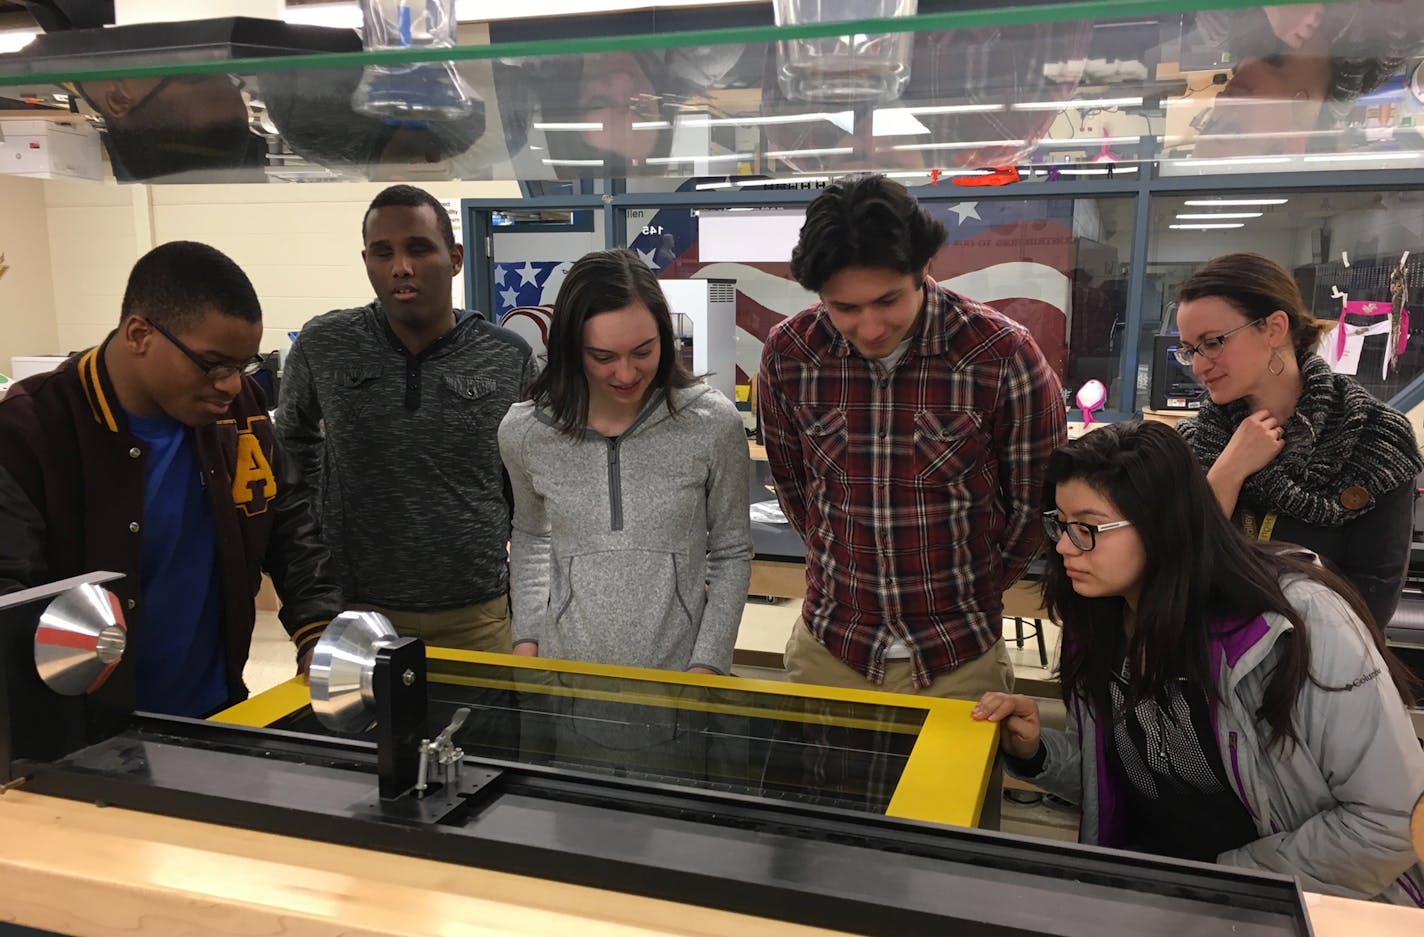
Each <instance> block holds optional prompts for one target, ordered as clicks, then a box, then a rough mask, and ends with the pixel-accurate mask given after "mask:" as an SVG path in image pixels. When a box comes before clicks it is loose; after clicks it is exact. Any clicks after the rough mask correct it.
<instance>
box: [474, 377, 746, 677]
mask: <svg viewBox="0 0 1424 937" xmlns="http://www.w3.org/2000/svg"><path fill="white" fill-rule="evenodd" d="M671 395H672V401H673V406H674V409H675V410H676V413H669V412H668V407H667V405H666V403H665V398H664V396H663V394H662V393H656V394H654V395H653V397H652V399H651V400H649V401H648V403H647V405H646V406H645V407H644V408H643V411H642V413H641V414H640V415H639V416H638V419H637V420H636V421H634V423H633V425H632V426H630V427H629V428H628V430H627V431H626V432H625V433H624V434H623V435H622V436H620V437H618V439H616V440H614V439H608V438H606V437H604V436H602V435H600V434H599V433H596V432H594V431H592V430H586V431H585V432H584V433H583V435H582V436H581V437H580V438H577V439H575V438H572V437H570V436H569V435H567V434H565V433H563V432H562V431H560V429H559V428H558V427H557V426H556V425H555V424H554V420H553V418H552V417H551V416H550V415H549V414H548V413H547V412H544V411H541V410H538V409H536V408H535V406H534V404H533V403H531V402H529V401H525V402H523V403H517V404H515V405H514V406H513V407H512V408H510V411H509V413H508V414H507V415H506V416H505V418H504V421H503V422H502V423H501V424H500V427H499V451H500V455H501V456H502V457H503V458H504V464H505V468H506V469H507V471H508V473H509V478H510V484H511V485H512V487H513V489H514V530H513V534H512V536H511V538H510V589H509V594H510V605H511V607H512V609H513V614H514V643H515V644H516V645H518V644H522V643H525V642H534V643H537V644H538V645H539V654H540V656H542V657H554V658H564V659H568V660H584V661H594V662H600V663H615V664H623V665H627V666H634V667H656V668H661V669H666V670H686V669H687V668H689V667H708V668H711V669H712V670H715V671H717V672H719V673H727V672H728V671H729V670H730V668H731V665H732V647H733V645H734V644H735V643H736V640H737V628H738V626H739V625H740V623H741V615H742V608H743V606H744V605H745V604H746V595H747V582H748V580H749V578H750V576H751V559H752V540H751V520H750V516H749V512H748V501H749V488H748V485H749V481H748V476H749V474H750V464H751V461H750V458H749V456H748V454H747V438H746V432H745V430H744V429H743V427H742V419H741V416H740V414H738V412H737V408H736V406H735V405H734V404H733V403H732V402H731V401H729V400H728V399H727V398H726V397H724V396H722V395H721V394H720V393H717V392H716V391H714V390H713V389H712V388H710V387H708V386H707V385H706V384H700V383H699V384H695V385H693V386H692V387H688V388H684V389H680V390H673V391H671Z"/></svg>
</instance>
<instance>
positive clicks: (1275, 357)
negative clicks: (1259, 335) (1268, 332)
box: [1266, 348, 1286, 377]
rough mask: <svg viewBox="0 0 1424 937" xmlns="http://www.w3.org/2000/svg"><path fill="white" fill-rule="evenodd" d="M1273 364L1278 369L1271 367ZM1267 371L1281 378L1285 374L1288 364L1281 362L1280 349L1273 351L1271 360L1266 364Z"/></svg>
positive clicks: (1273, 349)
mask: <svg viewBox="0 0 1424 937" xmlns="http://www.w3.org/2000/svg"><path fill="white" fill-rule="evenodd" d="M1273 364H1274V365H1276V367H1274V368H1273V367H1271V365H1273ZM1266 370H1267V371H1270V372H1271V373H1272V374H1273V375H1275V376H1276V377H1280V376H1281V375H1282V374H1284V373H1285V370H1286V363H1285V362H1284V361H1282V360H1281V350H1280V349H1279V348H1272V349H1271V360H1270V361H1268V362H1266Z"/></svg>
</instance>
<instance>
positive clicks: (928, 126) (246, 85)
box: [0, 0, 1424, 187]
mask: <svg viewBox="0 0 1424 937" xmlns="http://www.w3.org/2000/svg"><path fill="white" fill-rule="evenodd" d="M929 5H930V4H926V3H922V4H921V9H924V8H925V7H926V6H929ZM1214 5H1215V4H1211V3H1171V4H1147V3H1142V4H1136V5H1134V4H1126V5H1124V4H1121V3H1115V4H1107V3H1105V4H1098V3H1061V4H1055V5H1053V7H1052V13H1051V16H1052V21H1051V22H1050V21H1038V22H1035V20H1044V19H1046V17H1048V16H1049V15H1050V14H1049V13H1047V12H1045V9H1046V8H1043V7H1034V8H1023V9H1018V8H1016V7H1015V5H1013V4H1010V5H1009V8H1008V9H1003V10H1001V9H994V8H991V7H989V6H988V5H982V6H980V7H979V8H976V9H971V10H967V11H966V10H959V11H955V12H951V13H922V14H921V15H919V16H917V17H911V18H902V19H896V20H894V21H893V23H894V24H895V25H896V26H900V27H902V28H903V29H905V30H908V31H910V32H906V33H904V34H903V35H905V36H906V37H907V38H908V40H909V42H908V45H909V47H910V76H909V79H908V82H907V83H906V84H905V86H904V89H903V91H901V92H900V94H899V96H898V97H897V98H896V99H894V100H888V101H887V100H884V95H883V94H881V95H877V96H875V97H873V98H867V99H865V100H858V99H855V98H854V97H852V98H851V99H849V100H834V101H826V100H820V99H816V97H815V95H813V94H811V93H810V92H808V91H807V90H806V88H807V87H813V86H814V84H815V81H816V76H815V75H814V74H811V75H810V76H809V77H808V76H806V75H801V76H800V77H799V78H798V82H797V83H796V84H794V85H792V86H790V88H789V90H790V93H789V94H788V86H787V85H786V84H785V83H784V82H782V81H780V80H779V78H778V76H779V74H780V73H781V72H780V70H781V67H782V65H784V64H785V63H784V62H783V59H784V58H785V57H786V51H785V50H786V48H787V46H788V45H791V44H794V43H795V41H796V39H797V37H806V38H811V37H824V36H827V35H835V34H836V32H837V31H838V30H845V31H846V32H847V33H851V32H854V33H856V34H860V33H870V34H873V33H875V32H883V30H884V29H885V24H886V23H887V22H889V21H877V23H875V24H845V25H837V26H830V27H828V26H826V25H825V24H822V25H819V26H798V27H790V28H786V29H783V30H780V31H773V30H771V29H767V28H742V29H727V30H717V31H715V32H707V33H668V34H662V35H653V36H608V37H603V36H600V37H575V38H555V39H548V40H545V41H535V42H529V41H508V42H503V43H501V42H499V31H498V30H497V29H495V28H494V27H491V30H490V32H491V33H492V34H493V35H494V39H495V42H494V44H490V45H483V44H474V43H476V42H478V41H479V40H477V39H471V40H470V44H465V45H461V46H460V47H458V48H455V49H450V50H433V51H430V50H425V51H422V50H419V49H410V50H395V51H386V52H369V53H328V54H325V55H308V56H302V57H301V58H300V60H299V61H300V67H295V66H294V65H293V63H292V61H290V60H288V61H281V60H278V59H267V60H265V61H263V60H252V59H248V60H243V61H239V62H221V61H197V62H194V61H193V58H194V57H195V56H199V53H193V54H192V55H190V56H189V58H188V59H187V60H183V61H179V60H177V58H176V53H174V52H173V51H172V50H169V52H168V53H165V54H164V55H158V54H147V53H130V54H128V55H126V56H124V57H123V58H121V59H117V60H111V64H109V65H108V66H106V67H104V68H101V69H97V70H95V69H93V68H89V69H88V71H82V70H81V69H80V68H79V67H77V66H76V65H75V63H76V62H79V63H83V62H84V61H86V60H85V59H83V58H75V57H72V56H71V57H70V58H68V59H50V60H43V59H27V58H24V56H25V55H26V53H25V52H21V53H16V54H15V55H12V56H0V73H3V74H0V95H3V96H4V97H7V98H9V99H10V102H9V103H8V104H0V107H3V109H6V110H9V109H14V108H26V107H31V108H32V107H34V106H35V105H36V104H37V105H39V106H41V107H44V108H46V109H48V111H49V113H47V114H44V115H43V116H45V117H47V118H60V119H62V118H63V117H64V114H65V111H66V110H67V108H68V99H67V95H68V94H69V92H70V88H72V89H73V90H74V91H75V92H77V99H76V102H75V103H76V107H77V109H78V111H79V112H80V114H81V115H82V119H77V120H76V121H75V123H76V124H78V125H80V127H81V129H82V128H83V127H86V126H88V124H89V123H90V122H93V123H94V125H95V126H98V125H99V124H100V123H102V126H103V128H104V138H103V139H104V144H105V146H106V148H107V152H108V153H109V155H110V157H111V158H112V159H113V161H114V163H115V166H116V170H117V175H118V177H119V178H121V179H140V180H148V179H165V180H169V181H214V180H221V181H237V180H249V181H268V180H277V181H296V180H300V181H312V180H318V179H338V178H339V179H380V180H388V179H404V178H417V179H429V178H442V179H485V178H521V179H557V178H575V177H605V176H610V177H624V176H676V177H686V176H688V175H691V174H697V175H713V174H718V173H726V174H729V175H732V176H742V175H749V174H751V175H755V174H774V175H778V176H788V175H790V176H794V175H801V176H805V177H811V178H814V177H817V176H819V175H823V174H826V173H841V172H846V171H851V170H862V169H876V170H885V171H892V172H898V173H904V174H906V175H905V176H904V178H905V179H906V180H907V181H910V184H916V183H917V182H929V181H936V182H942V183H944V184H954V185H965V186H971V187H981V186H986V185H996V186H997V185H1007V184H1019V185H1023V184H1032V185H1034V186H1035V187H1037V186H1039V185H1042V186H1044V187H1048V186H1051V185H1054V184H1060V183H1062V182H1064V181H1071V180H1073V179H1077V178H1081V177H1083V176H1089V177H1098V178H1106V177H1112V178H1114V179H1131V178H1135V177H1136V175H1137V174H1138V173H1141V172H1146V171H1148V170H1149V169H1150V168H1151V167H1152V165H1153V161H1154V159H1155V158H1156V156H1157V155H1158V153H1159V150H1160V155H1161V156H1162V163H1161V166H1162V171H1163V172H1164V173H1166V174H1182V173H1191V174H1199V173H1236V172H1260V171H1281V170H1287V171H1294V170H1312V171H1314V170H1323V169H1330V168H1338V167H1342V166H1343V167H1349V168H1364V167H1387V168H1388V167H1393V168H1408V167H1416V166H1420V165H1424V156H1421V154H1422V153H1424V140H1421V139H1420V137H1419V134H1420V129H1421V126H1424V124H1421V120H1424V83H1421V81H1424V79H1421V76H1420V70H1419V67H1418V65H1419V63H1418V57H1419V55H1420V45H1421V39H1424V0H1356V2H1344V3H1330V4H1297V5H1294V6H1287V7H1280V6H1270V7H1259V6H1249V7H1248V6H1240V5H1233V6H1232V8H1231V9H1228V10H1210V9H1209V8H1210V7H1212V6H1214ZM1132 14H1137V15H1135V16H1134V15H1132ZM1125 16H1132V18H1121V17H1125ZM1113 17H1119V18H1113ZM828 30H829V31H828ZM351 35H354V34H351ZM773 37H775V38H776V39H781V40H782V41H781V42H776V41H772V39H773ZM48 38H49V37H42V39H48ZM37 43H38V41H37ZM871 45H872V46H873V45H874V44H871ZM435 56H439V59H435ZM46 62H48V64H46ZM56 62H59V63H61V64H60V65H58V66H57V65H56V64H55V63H56ZM154 63H158V64H154ZM395 65H405V66H409V68H410V69H411V71H409V72H407V73H403V74H405V76H406V80H405V81H404V83H403V84H401V85H400V87H398V88H396V89H394V90H393V89H391V88H383V89H382V93H381V100H380V113H379V114H375V113H373V108H372V106H371V101H370V100H369V98H370V94H371V88H372V84H371V79H372V75H373V74H374V72H373V70H378V69H387V70H389V69H390V68H391V67H393V66H395ZM85 67H87V66H85ZM47 69H48V70H47ZM229 71H230V72H232V73H233V77H231V78H228V77H224V75H223V74H221V73H223V72H229ZM26 73H27V74H26ZM65 79H68V80H72V84H71V85H64V84H62V83H61V80H65ZM76 79H77V80H76ZM363 79H365V83H364V84H363ZM827 80H828V81H829V80H830V78H827ZM402 89H404V90H402ZM798 89H799V90H798ZM396 92H399V93H396ZM456 92H458V94H456ZM401 94H405V95H406V97H407V98H408V101H407V104H408V105H409V106H408V108H407V110H406V111H404V112H402V111H401V110H400V107H399V105H400V100H401V97H400V96H401ZM452 95H453V97H452ZM455 98H460V100H461V101H462V102H463V101H466V99H468V107H466V105H465V104H464V103H462V104H461V106H460V108H458V109H455V110H450V109H448V108H446V109H443V113H444V114H445V115H446V116H444V117H440V116H439V114H440V113H442V108H439V107H433V106H432V102H433V103H434V104H439V103H440V102H448V101H449V100H454V99H455ZM393 109H394V110H393ZM402 115H404V116H402ZM30 116H33V115H30ZM76 132H77V133H78V132H79V131H76ZM81 135H82V133H81ZM71 142H73V143H74V144H75V145H76V146H81V145H82V146H89V145H91V144H92V142H93V141H92V139H91V140H89V141H88V142H84V141H82V140H74V141H71ZM41 171H43V170H41Z"/></svg>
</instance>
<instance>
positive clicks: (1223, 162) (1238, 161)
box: [1177, 156, 1291, 167]
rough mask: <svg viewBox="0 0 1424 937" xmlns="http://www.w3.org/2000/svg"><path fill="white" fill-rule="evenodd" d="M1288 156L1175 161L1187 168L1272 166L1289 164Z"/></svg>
mask: <svg viewBox="0 0 1424 937" xmlns="http://www.w3.org/2000/svg"><path fill="white" fill-rule="evenodd" d="M1290 161H1291V158H1290V157H1289V156H1233V157H1231V158H1229V159H1186V160H1177V162H1180V163H1183V164H1185V165H1188V166H1203V167H1205V166H1273V165H1277V164H1279V163H1289V162H1290Z"/></svg>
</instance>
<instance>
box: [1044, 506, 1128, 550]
mask: <svg viewBox="0 0 1424 937" xmlns="http://www.w3.org/2000/svg"><path fill="white" fill-rule="evenodd" d="M1131 526H1132V521H1113V522H1112V523H1110V524H1085V523H1083V522H1082V521H1060V520H1059V519H1058V513H1057V512H1056V511H1044V512H1043V530H1044V532H1045V533H1046V534H1048V542H1049V543H1057V542H1058V541H1059V540H1061V539H1062V538H1063V535H1064V534H1067V535H1068V540H1069V541H1070V542H1071V543H1072V544H1073V546H1075V547H1077V548H1078V549H1080V550H1082V551H1083V552H1084V553H1088V552H1090V551H1091V550H1092V549H1093V548H1094V547H1096V546H1097V545H1098V534H1100V533H1103V532H1105V531H1109V530H1117V529H1118V528H1120V527H1131Z"/></svg>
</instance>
